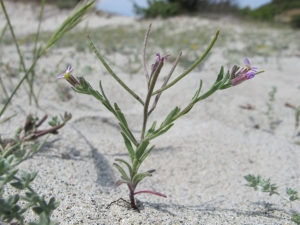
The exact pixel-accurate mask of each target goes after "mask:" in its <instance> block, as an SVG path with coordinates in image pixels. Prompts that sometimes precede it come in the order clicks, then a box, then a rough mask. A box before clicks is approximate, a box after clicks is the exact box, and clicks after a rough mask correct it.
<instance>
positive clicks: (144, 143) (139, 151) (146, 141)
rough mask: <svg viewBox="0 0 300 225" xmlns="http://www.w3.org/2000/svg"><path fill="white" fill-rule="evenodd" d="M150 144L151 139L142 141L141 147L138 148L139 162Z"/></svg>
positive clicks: (137, 156)
mask: <svg viewBox="0 0 300 225" xmlns="http://www.w3.org/2000/svg"><path fill="white" fill-rule="evenodd" d="M149 142H150V140H149V138H146V139H145V140H143V141H142V143H141V144H140V146H139V147H138V148H137V150H136V158H137V160H139V159H140V158H141V156H142V155H143V154H144V152H145V150H146V148H147V146H148V145H149Z"/></svg>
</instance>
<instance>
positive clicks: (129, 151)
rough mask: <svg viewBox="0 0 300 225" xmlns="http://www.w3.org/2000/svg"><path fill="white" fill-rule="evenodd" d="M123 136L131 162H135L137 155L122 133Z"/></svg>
mask: <svg viewBox="0 0 300 225" xmlns="http://www.w3.org/2000/svg"><path fill="white" fill-rule="evenodd" d="M121 134H122V136H123V139H124V142H125V145H126V148H127V150H128V153H129V155H130V159H131V162H133V159H134V157H135V153H134V150H133V148H132V145H131V142H130V140H129V139H128V138H127V136H126V135H125V134H124V133H123V132H121Z"/></svg>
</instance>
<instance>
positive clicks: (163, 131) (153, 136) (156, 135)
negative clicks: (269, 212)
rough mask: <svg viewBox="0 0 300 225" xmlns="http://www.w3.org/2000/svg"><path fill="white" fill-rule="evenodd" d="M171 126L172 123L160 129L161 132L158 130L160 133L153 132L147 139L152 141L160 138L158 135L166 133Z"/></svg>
mask: <svg viewBox="0 0 300 225" xmlns="http://www.w3.org/2000/svg"><path fill="white" fill-rule="evenodd" d="M173 125H174V123H171V124H169V125H168V126H166V127H165V128H164V129H162V130H160V131H158V130H157V131H156V132H154V134H153V135H151V136H150V137H149V138H150V140H152V139H154V138H157V137H158V136H160V135H162V134H164V133H166V132H167V131H168V130H169V129H170V128H171V127H172V126H173Z"/></svg>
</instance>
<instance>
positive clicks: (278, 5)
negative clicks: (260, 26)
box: [242, 0, 300, 21]
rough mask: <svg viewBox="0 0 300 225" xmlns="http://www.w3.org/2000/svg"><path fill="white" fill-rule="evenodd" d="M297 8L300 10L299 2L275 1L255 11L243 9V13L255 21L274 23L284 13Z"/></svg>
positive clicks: (290, 0) (293, 0) (295, 0)
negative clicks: (277, 16) (276, 17)
mask: <svg viewBox="0 0 300 225" xmlns="http://www.w3.org/2000/svg"><path fill="white" fill-rule="evenodd" d="M296 8H299V9H300V1H299V0H273V1H272V2H271V3H269V4H266V5H264V6H262V7H260V8H258V9H255V10H250V9H249V8H244V9H242V12H244V13H245V14H246V15H249V16H250V17H252V18H254V19H259V20H266V21H272V20H274V17H275V16H276V15H280V14H281V13H283V12H284V11H287V10H290V9H296Z"/></svg>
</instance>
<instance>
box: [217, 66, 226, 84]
mask: <svg viewBox="0 0 300 225" xmlns="http://www.w3.org/2000/svg"><path fill="white" fill-rule="evenodd" d="M223 76H224V67H223V66H222V67H221V69H220V72H219V74H218V76H217V80H216V81H215V84H216V83H218V82H219V81H221V80H222V79H223Z"/></svg>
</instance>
